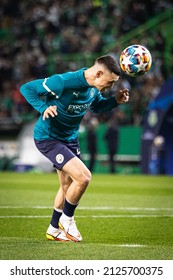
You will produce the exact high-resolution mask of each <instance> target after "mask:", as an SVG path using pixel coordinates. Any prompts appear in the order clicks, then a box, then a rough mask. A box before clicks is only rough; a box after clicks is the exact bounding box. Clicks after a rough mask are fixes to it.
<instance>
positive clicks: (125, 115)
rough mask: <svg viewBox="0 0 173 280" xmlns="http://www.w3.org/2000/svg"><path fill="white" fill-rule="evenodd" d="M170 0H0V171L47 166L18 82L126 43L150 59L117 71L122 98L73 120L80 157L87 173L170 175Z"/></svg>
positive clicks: (82, 63)
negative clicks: (138, 69)
mask: <svg viewBox="0 0 173 280" xmlns="http://www.w3.org/2000/svg"><path fill="white" fill-rule="evenodd" d="M172 26H173V4H172V1H171V0H170V1H169V0H145V1H143V0H136V1H135V0H126V1H120V0H104V1H103V0H87V1H82V0H66V1H58V0H40V1H36V0H1V4H0V50H1V51H0V170H1V171H9V170H10V171H15V172H24V171H28V172H52V171H53V170H52V165H51V164H50V163H49V161H47V160H46V159H45V158H44V157H43V156H42V155H41V154H40V153H39V152H38V151H37V149H36V148H35V146H34V143H33V137H32V134H33V126H34V123H35V121H36V119H37V117H38V114H37V112H36V111H35V110H34V109H32V107H31V106H30V105H29V104H28V103H27V102H26V101H25V99H24V98H23V97H22V95H20V92H19V88H20V86H21V84H23V83H25V82H27V81H29V80H33V79H36V78H43V77H47V76H50V75H52V74H54V73H62V72H66V71H71V70H72V71H73V70H77V69H79V68H82V67H90V66H91V65H92V64H93V62H94V60H95V58H96V57H98V56H100V55H103V54H111V55H113V56H115V57H116V58H117V59H118V60H119V55H120V53H121V51H122V50H123V49H124V48H126V47H127V46H129V45H131V44H141V45H144V46H146V47H147V48H148V49H149V50H150V52H151V55H152V59H153V65H152V68H151V70H150V71H149V72H148V73H147V74H145V75H144V76H141V77H138V78H130V77H128V76H125V75H124V76H123V77H122V78H121V79H120V80H119V81H118V82H117V83H116V85H115V87H114V89H112V90H111V91H107V92H106V93H105V94H104V96H105V97H109V96H111V95H113V94H114V92H115V91H116V90H117V89H119V88H122V87H127V88H129V90H130V101H129V103H128V104H125V105H121V106H119V107H118V108H116V109H115V110H113V111H111V112H109V113H105V114H101V115H96V114H92V113H91V112H90V111H88V112H87V114H86V115H85V118H84V119H83V122H82V124H81V127H80V133H79V140H80V144H81V153H82V159H83V161H84V162H85V163H86V165H87V166H88V167H89V168H90V170H91V171H92V172H95V173H123V174H133V173H135V174H139V173H140V174H141V173H143V174H153V175H156V174H165V175H173V28H172Z"/></svg>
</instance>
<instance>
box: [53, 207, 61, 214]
mask: <svg viewBox="0 0 173 280" xmlns="http://www.w3.org/2000/svg"><path fill="white" fill-rule="evenodd" d="M54 210H55V211H56V212H59V213H62V209H59V208H56V207H54Z"/></svg>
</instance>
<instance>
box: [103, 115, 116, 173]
mask: <svg viewBox="0 0 173 280" xmlns="http://www.w3.org/2000/svg"><path fill="white" fill-rule="evenodd" d="M104 139H105V141H106V142H107V149H108V155H109V159H108V161H109V171H110V173H115V172H116V161H115V159H114V156H115V154H116V152H117V148H118V125H117V122H116V120H115V119H110V121H109V123H108V129H107V131H106V134H105V137H104Z"/></svg>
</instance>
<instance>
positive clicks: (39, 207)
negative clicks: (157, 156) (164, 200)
mask: <svg viewBox="0 0 173 280" xmlns="http://www.w3.org/2000/svg"><path fill="white" fill-rule="evenodd" d="M0 209H53V206H10V205H4V206H3V205H0ZM77 209H78V210H116V211H119V210H121V211H173V208H166V207H162V208H157V207H113V206H110V207H108V206H94V207H93V206H92V207H90V206H79V207H78V208H77Z"/></svg>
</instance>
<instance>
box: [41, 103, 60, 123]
mask: <svg viewBox="0 0 173 280" xmlns="http://www.w3.org/2000/svg"><path fill="white" fill-rule="evenodd" d="M57 115H58V112H57V106H55V105H54V106H49V107H48V108H47V109H46V110H45V111H44V113H43V121H44V120H45V119H48V118H49V117H50V116H51V117H55V116H57Z"/></svg>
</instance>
